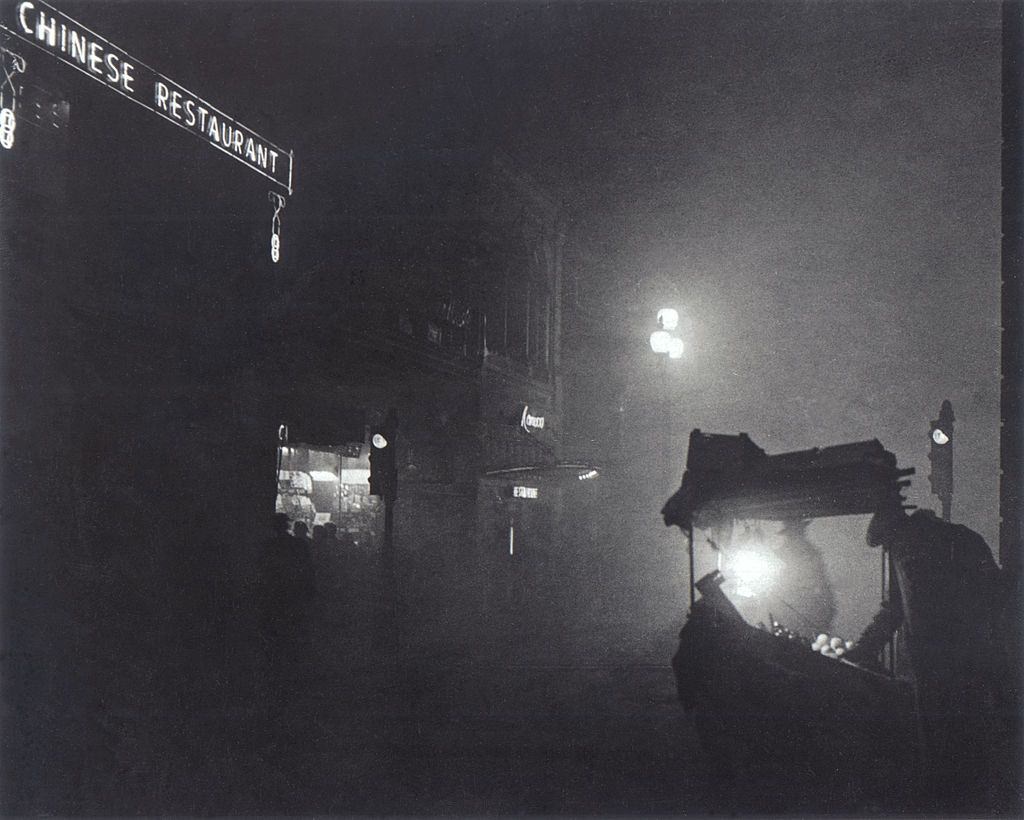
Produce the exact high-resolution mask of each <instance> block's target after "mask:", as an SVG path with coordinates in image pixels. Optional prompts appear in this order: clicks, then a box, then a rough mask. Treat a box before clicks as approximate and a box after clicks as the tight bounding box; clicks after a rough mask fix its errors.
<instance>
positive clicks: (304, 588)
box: [258, 513, 316, 667]
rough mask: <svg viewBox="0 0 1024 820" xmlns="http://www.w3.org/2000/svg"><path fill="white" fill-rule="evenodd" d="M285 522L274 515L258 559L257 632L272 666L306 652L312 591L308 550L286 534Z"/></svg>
mask: <svg viewBox="0 0 1024 820" xmlns="http://www.w3.org/2000/svg"><path fill="white" fill-rule="evenodd" d="M288 523H289V522H288V516H287V515H285V514H283V513H278V514H277V515H275V516H274V519H273V529H274V534H273V535H272V536H271V537H270V538H269V539H267V540H266V541H264V542H263V544H262V546H261V549H260V557H259V585H258V594H259V629H260V637H261V640H262V642H263V646H264V651H265V652H266V654H267V656H268V658H269V660H270V662H271V666H272V667H273V666H280V665H284V666H287V665H289V664H295V663H298V662H300V661H301V660H302V659H303V656H304V655H305V654H306V653H307V652H308V642H309V626H310V623H309V622H310V614H311V613H310V607H311V605H312V601H313V598H314V595H315V591H316V585H315V581H314V575H313V562H312V558H311V556H310V551H309V547H308V545H307V544H306V543H305V542H304V541H303V540H302V539H300V538H296V537H294V536H292V535H289V534H288Z"/></svg>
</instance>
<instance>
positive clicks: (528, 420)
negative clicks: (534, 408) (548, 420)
mask: <svg viewBox="0 0 1024 820" xmlns="http://www.w3.org/2000/svg"><path fill="white" fill-rule="evenodd" d="M519 424H520V426H521V427H522V428H523V429H524V430H525V431H526V432H527V433H529V432H530V431H531V430H543V429H544V416H534V415H532V414H531V413H530V405H528V404H527V405H524V406H523V415H522V417H521V418H520V419H519Z"/></svg>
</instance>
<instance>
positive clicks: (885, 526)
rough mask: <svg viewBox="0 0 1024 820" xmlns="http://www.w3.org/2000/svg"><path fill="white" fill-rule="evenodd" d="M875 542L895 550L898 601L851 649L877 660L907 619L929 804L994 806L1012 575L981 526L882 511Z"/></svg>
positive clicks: (853, 654)
mask: <svg viewBox="0 0 1024 820" xmlns="http://www.w3.org/2000/svg"><path fill="white" fill-rule="evenodd" d="M867 540H868V544H869V545H870V546H884V547H886V548H887V549H889V550H890V555H891V557H892V563H893V568H894V572H893V579H892V590H891V595H890V602H889V604H888V605H887V606H885V607H883V609H882V610H881V611H880V612H879V613H878V615H876V617H875V619H874V621H872V623H871V624H870V625H869V626H868V628H867V629H866V630H865V631H864V633H863V634H862V635H861V637H860V638H859V639H858V640H857V641H856V642H855V643H854V645H853V647H852V648H851V649H850V651H849V652H847V654H846V658H847V659H848V660H850V661H853V662H855V663H857V662H863V663H871V662H873V661H874V660H876V659H877V656H878V655H879V653H880V652H881V651H882V649H883V647H884V646H885V645H886V643H888V641H889V640H890V639H891V638H892V636H893V634H894V633H895V631H896V629H897V628H900V629H901V630H902V632H901V635H902V636H903V639H905V641H906V647H907V654H908V658H909V662H910V667H911V672H912V676H913V685H914V692H915V699H916V711H917V723H918V734H919V738H918V741H919V747H920V760H921V767H920V770H921V771H920V775H921V776H920V785H921V790H922V799H923V800H924V801H925V803H924V807H925V808H927V809H929V810H936V811H944V812H949V811H953V812H964V811H971V810H975V811H977V810H984V809H985V808H986V805H987V801H988V798H989V785H990V784H991V778H992V776H993V772H994V771H997V770H998V768H997V767H998V765H999V764H998V761H996V760H994V759H993V755H992V748H993V742H992V738H993V732H994V729H995V725H994V723H995V721H994V714H995V712H994V704H995V701H996V698H997V693H998V688H999V686H1000V679H1001V676H1002V675H1003V673H1004V671H1005V670H1004V669H1002V663H1001V657H1002V655H1001V651H1000V647H999V645H998V640H997V635H996V624H997V617H998V611H999V605H1000V603H1001V601H1000V594H1001V591H1002V587H1003V584H1002V579H1001V577H1000V571H999V568H998V566H997V565H996V563H995V561H994V560H993V558H992V554H991V552H990V551H989V548H988V545H987V544H986V543H985V541H984V540H983V539H982V538H981V536H979V535H978V534H977V533H976V532H974V531H972V530H970V529H968V528H967V527H964V526H962V525H958V524H951V523H948V522H946V521H942V520H940V519H939V518H937V517H936V516H935V515H934V514H933V513H931V512H926V511H918V512H915V513H914V514H913V515H910V516H907V515H906V514H905V513H904V512H903V511H902V510H901V509H886V510H882V511H880V512H878V513H876V514H875V516H874V517H873V518H872V521H871V524H870V526H869V528H868V534H867Z"/></svg>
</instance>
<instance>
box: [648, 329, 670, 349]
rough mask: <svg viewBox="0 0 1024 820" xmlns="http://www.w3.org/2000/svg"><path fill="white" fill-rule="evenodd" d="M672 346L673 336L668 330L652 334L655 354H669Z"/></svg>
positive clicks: (652, 347) (652, 346)
mask: <svg viewBox="0 0 1024 820" xmlns="http://www.w3.org/2000/svg"><path fill="white" fill-rule="evenodd" d="M671 344H672V334H671V333H669V332H668V331H667V330H656V331H654V333H652V334H651V350H653V351H654V352H655V353H668V352H669V347H670V346H671Z"/></svg>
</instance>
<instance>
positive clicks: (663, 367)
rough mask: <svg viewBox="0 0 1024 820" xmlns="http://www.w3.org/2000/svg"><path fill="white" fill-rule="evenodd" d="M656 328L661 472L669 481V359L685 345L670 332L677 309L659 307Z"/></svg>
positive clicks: (678, 355) (654, 348) (678, 356)
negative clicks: (662, 442) (661, 445)
mask: <svg viewBox="0 0 1024 820" xmlns="http://www.w3.org/2000/svg"><path fill="white" fill-rule="evenodd" d="M657 322H658V328H657V330H655V331H654V332H653V333H652V334H651V338H650V344H651V350H652V351H654V353H655V354H657V355H658V357H659V359H660V373H659V375H660V377H661V385H662V386H661V389H662V390H663V391H664V392H663V394H662V396H663V401H664V406H663V408H662V421H663V423H664V425H665V427H664V447H663V452H664V454H665V455H664V458H663V460H662V461H663V472H664V476H665V482H666V483H669V482H670V481H671V463H672V462H671V454H670V452H669V448H670V446H671V443H672V413H673V407H672V391H671V390H670V389H669V370H668V368H669V362H668V360H669V359H681V358H682V357H683V351H684V349H685V345H684V344H683V340H682V339H681V338H680V337H678V336H676V335H674V334H673V333H672V331H673V330H676V329H677V328H678V327H679V311H677V310H676V309H675V308H661V309H660V310H659V311H658V313H657Z"/></svg>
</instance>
